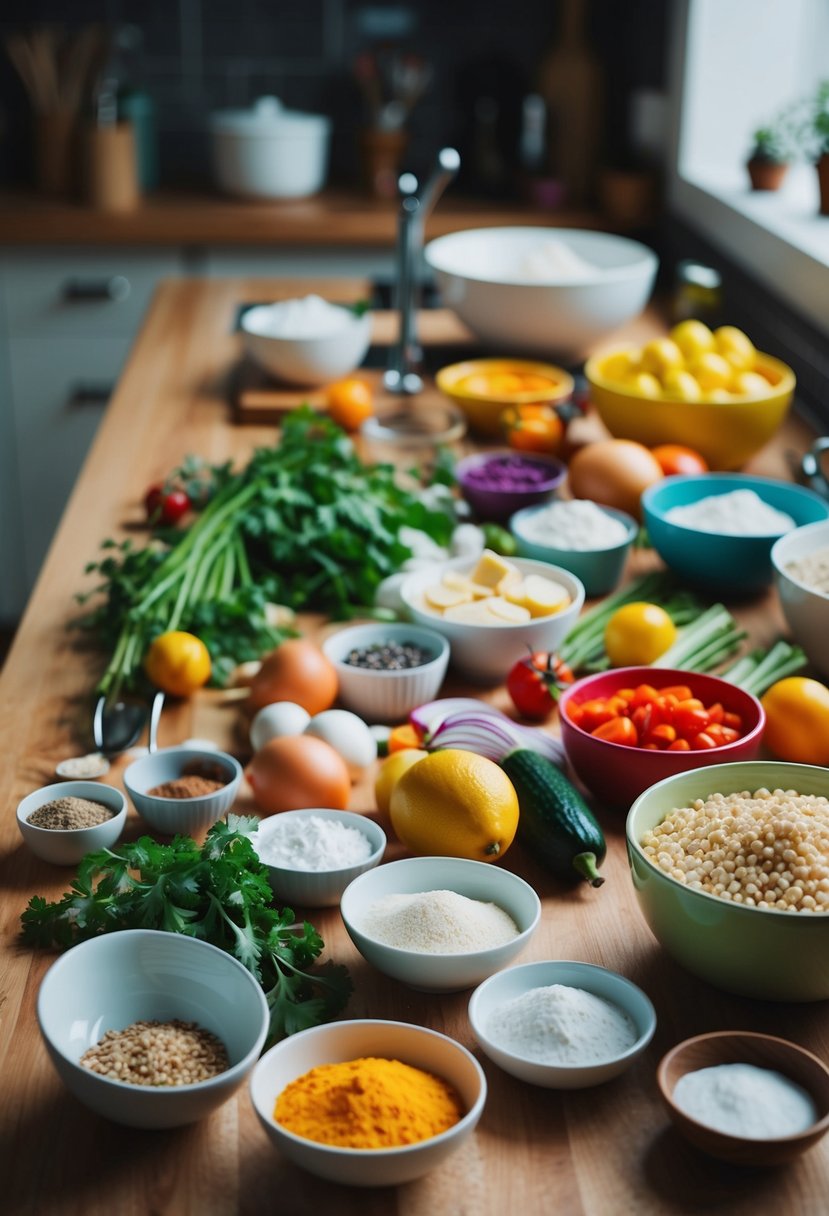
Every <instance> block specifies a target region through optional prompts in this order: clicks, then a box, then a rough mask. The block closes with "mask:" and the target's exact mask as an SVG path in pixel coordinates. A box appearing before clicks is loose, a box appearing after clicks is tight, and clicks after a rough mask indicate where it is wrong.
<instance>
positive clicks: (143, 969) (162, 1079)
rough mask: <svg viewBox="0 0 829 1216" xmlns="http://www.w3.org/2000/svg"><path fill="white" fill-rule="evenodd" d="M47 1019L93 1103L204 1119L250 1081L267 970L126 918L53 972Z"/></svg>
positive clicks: (126, 1118) (47, 983)
mask: <svg viewBox="0 0 829 1216" xmlns="http://www.w3.org/2000/svg"><path fill="white" fill-rule="evenodd" d="M37 1019H38V1024H39V1026H40V1031H41V1034H42V1035H43V1040H44V1042H45V1044H46V1048H47V1050H48V1052H49V1056H50V1057H51V1060H52V1063H53V1064H54V1066H55V1068H56V1069H57V1072H58V1074H59V1076H60V1078H61V1080H62V1081H63V1082H64V1084H65V1085H66V1086H67V1088H68V1089H69V1090H70V1091H71V1092H72V1093H73V1094H74V1095H75V1097H76V1098H77V1099H78V1100H79V1101H80V1102H83V1103H84V1105H86V1106H88V1107H90V1108H91V1109H92V1110H94V1111H96V1112H97V1113H98V1114H99V1115H103V1116H104V1117H105V1118H107V1119H112V1120H113V1121H114V1122H116V1123H123V1124H126V1125H127V1126H130V1127H153V1128H161V1127H178V1126H180V1125H182V1124H186V1123H193V1122H195V1121H196V1120H197V1119H201V1118H204V1116H206V1115H208V1114H209V1113H210V1112H211V1111H212V1110H214V1109H215V1108H216V1107H217V1106H219V1105H220V1104H221V1103H223V1102H226V1101H227V1099H228V1098H229V1097H230V1096H231V1095H232V1094H233V1093H234V1092H235V1090H237V1089H238V1088H239V1086H240V1085H241V1084H242V1083H243V1081H244V1080H245V1079H246V1077H247V1076H248V1074H249V1072H250V1070H251V1069H252V1068H253V1066H254V1064H255V1063H256V1060H257V1059H258V1057H259V1053H260V1051H261V1050H262V1046H263V1044H264V1042H265V1036H266V1034H267V1031H268V1024H269V1010H268V1003H267V1001H266V999H265V994H264V992H263V991H262V988H261V986H260V984H259V982H258V981H257V980H256V978H255V977H254V976H253V975H252V974H251V972H249V971H248V970H247V968H245V967H243V966H242V964H241V963H240V962H237V960H236V959H235V958H233V957H232V956H231V955H230V954H227V953H226V952H225V951H224V950H219V949H218V947H216V946H211V945H210V944H209V943H207V942H202V941H198V940H197V939H196V938H193V937H187V936H184V935H183V934H179V933H165V932H161V931H159V930H154V929H125V930H123V931H120V932H115V933H105V934H102V935H101V936H100V937H93V938H90V940H89V941H85V942H81V943H80V945H77V946H73V947H72V949H71V950H67V952H66V953H65V954H63V955H61V957H60V958H58V959H57V961H56V962H55V963H53V964H52V966H51V967H50V968H49V970H48V971H47V973H46V975H45V977H44V979H43V983H42V984H41V986H40V991H39V993H38V998H37Z"/></svg>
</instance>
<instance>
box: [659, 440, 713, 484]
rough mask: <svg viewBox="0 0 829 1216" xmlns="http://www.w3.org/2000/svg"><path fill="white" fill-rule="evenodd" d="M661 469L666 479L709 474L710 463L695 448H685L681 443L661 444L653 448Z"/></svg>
mask: <svg viewBox="0 0 829 1216" xmlns="http://www.w3.org/2000/svg"><path fill="white" fill-rule="evenodd" d="M651 451H652V452H653V454H654V456H655V457H656V460H657V463H658V464H659V467H660V469H661V470H662V472H663V473H664V474H665V476H666V477H673V476H675V475H676V474H678V473H707V472H708V461H707V460H706V459H705V457H704V456H700V454H699V452H696V451H694V449H693V448H686V447H683V445H682V444H681V443H660V444H659V445H658V446H657V447H655V448H651Z"/></svg>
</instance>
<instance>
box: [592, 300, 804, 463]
mask: <svg viewBox="0 0 829 1216" xmlns="http://www.w3.org/2000/svg"><path fill="white" fill-rule="evenodd" d="M584 374H585V376H586V378H587V381H588V383H589V385H590V398H591V400H592V402H593V404H594V406H595V407H596V411H597V413H598V415H599V417H600V418H601V420H602V422H603V423H604V424H605V426H606V427H607V429H608V430H609V431H610V433H611V435H613V436H615V437H616V438H617V439H634V440H636V441H638V442H639V443H643V444H645V445H646V446H647V447H654V446H656V445H658V444H664V443H676V444H682V445H684V446H686V447H690V448H693V449H695V451H697V452H699V453H700V455H701V456H703V457H704V458H705V460H706V461H707V462H708V465H709V467H710V468H711V469H716V470H721V471H730V470H734V469H740V468H742V467H743V465H744V464H745V463H746V461H747V460H748V459H749V458H750V457H751V456H753V455H754V454H755V452H758V451H759V450H760V448H762V447H763V446H764V445H765V444H766V443H767V442H768V441H769V439H771V437H772V436H773V435H774V434H775V433H776V432H777V431H778V429H779V428H780V426H781V424H782V422H783V419H784V418H785V417H786V413H787V412H788V409H789V406H790V405H791V402H792V397H793V396H794V387H795V375H794V372H793V371H792V369H791V368H790V367H788V366H787V364H785V363H783V362H781V360H780V359H775V358H774V357H773V356H772V355H767V354H764V353H763V352H761V351H758V350H755V348H754V346H753V344H752V342H751V340H750V339H749V338H748V337H747V336H746V334H744V333H743V332H742V330H739V329H736V328H735V327H734V326H731V325H724V326H721V327H720V328H719V329H715V330H713V331H712V330H710V329H709V328H708V326H706V325H704V324H703V323H702V322H701V321H693V320H689V321H683V322H680V323H679V325H675V326H674V328H673V329H672V330H671V331H670V333H669V334H668V335H667V336H666V337H664V338H654V339H652V340H651V341H650V342H647V343H645V345H644V346H642V347H637V348H633V347H630V348H627V349H625V350H617V351H613V352H610V353H604V354H599V355H594V356H593V357H592V358H590V359H588V361H587V363H586V365H585V369H584Z"/></svg>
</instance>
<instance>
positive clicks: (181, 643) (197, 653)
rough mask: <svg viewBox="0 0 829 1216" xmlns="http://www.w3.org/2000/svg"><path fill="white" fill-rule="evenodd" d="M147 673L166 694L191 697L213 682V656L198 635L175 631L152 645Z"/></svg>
mask: <svg viewBox="0 0 829 1216" xmlns="http://www.w3.org/2000/svg"><path fill="white" fill-rule="evenodd" d="M144 670H145V672H146V673H147V677H148V678H149V680H150V681H151V682H152V683H153V684H155V686H156V688H160V689H161V690H162V692H167V693H170V695H171V696H174V697H189V696H190V694H191V693H193V692H195V691H196V690H197V689H198V688H201V687H202V686H203V685H204V684H206V683H207V681H208V680H209V679H210V652H209V650H208V649H207V647H206V646H205V644H204V642H203V641H202V640H201V638H197V637H196V636H195V634H193V633H185V632H184V631H183V630H180V629H173V630H170V631H169V632H168V633H162V634H159V636H158V637H157V638H155V639H154V640H153V642H152V643H151V644H150V648H149V650H148V651H147V654H146V656H145V658H144Z"/></svg>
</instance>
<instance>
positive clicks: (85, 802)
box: [17, 781, 127, 866]
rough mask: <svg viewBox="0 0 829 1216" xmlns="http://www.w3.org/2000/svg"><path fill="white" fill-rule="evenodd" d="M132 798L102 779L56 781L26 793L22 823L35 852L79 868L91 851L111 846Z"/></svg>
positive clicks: (20, 810) (20, 807)
mask: <svg viewBox="0 0 829 1216" xmlns="http://www.w3.org/2000/svg"><path fill="white" fill-rule="evenodd" d="M126 821H127V800H126V798H125V797H124V795H123V794H122V793H121V791H120V790H117V789H115V787H114V786H111V785H101V783H100V781H57V782H55V783H54V784H53V785H44V786H43V787H42V788H41V789H39V790H35V791H34V793H32V794H29V795H27V797H25V798H24V799H23V801H22V802H21V803H20V804H19V805H18V808H17V826H18V827H19V829H20V834H21V836H22V837H23V839H24V840H25V842H26V844H27V845H28V846H29V848H30V849H31V850H32V852H33V853H34V854H36V856H38V857H40V858H41V860H43V861H49V862H51V863H52V864H53V865H57V866H74V865H76V864H77V863H78V862H79V861H80V860H81V858H82V857H85V856H86V854H87V853H94V852H96V851H97V850H98V849H109V848H111V847H112V846H113V845H114V844H115V842H116V840H117V839H118V837H119V836H120V835H121V833H122V832H123V830H124V824H125V823H126Z"/></svg>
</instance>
